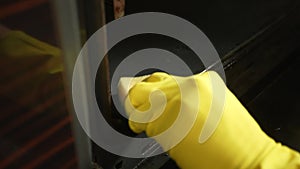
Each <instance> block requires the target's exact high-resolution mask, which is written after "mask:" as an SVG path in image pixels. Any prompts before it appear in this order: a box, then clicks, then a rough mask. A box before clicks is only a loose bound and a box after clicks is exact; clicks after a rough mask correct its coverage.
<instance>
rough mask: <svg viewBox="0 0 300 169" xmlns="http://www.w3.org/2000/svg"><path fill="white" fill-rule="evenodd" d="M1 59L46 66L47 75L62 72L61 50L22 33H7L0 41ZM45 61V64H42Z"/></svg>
mask: <svg viewBox="0 0 300 169" xmlns="http://www.w3.org/2000/svg"><path fill="white" fill-rule="evenodd" d="M0 56H1V59H6V60H13V61H14V60H15V61H18V62H19V63H27V62H28V63H35V62H38V61H39V63H40V64H43V65H40V66H44V71H45V72H47V73H56V72H60V71H62V59H61V57H62V56H61V51H60V49H58V48H56V47H54V46H51V45H49V44H47V43H44V42H42V41H39V40H37V39H35V38H33V37H31V36H29V35H27V34H25V33H23V32H21V31H7V33H5V34H4V35H3V37H1V39H0ZM41 61H43V62H41Z"/></svg>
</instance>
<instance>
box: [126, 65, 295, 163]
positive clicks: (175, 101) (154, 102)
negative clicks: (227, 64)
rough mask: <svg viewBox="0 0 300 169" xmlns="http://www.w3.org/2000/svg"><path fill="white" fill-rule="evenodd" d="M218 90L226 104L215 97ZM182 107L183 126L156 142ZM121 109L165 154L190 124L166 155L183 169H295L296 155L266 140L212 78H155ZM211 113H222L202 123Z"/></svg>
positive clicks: (216, 78) (135, 88)
mask: <svg viewBox="0 0 300 169" xmlns="http://www.w3.org/2000/svg"><path fill="white" fill-rule="evenodd" d="M193 81H195V82H196V85H193ZM214 83H215V84H214ZM213 85H215V86H217V88H213V87H212V86H213ZM179 86H180V88H179ZM186 89H188V92H187V93H185V94H184V95H185V96H184V97H182V95H183V94H182V91H183V90H186ZM213 89H214V90H213ZM223 89H224V94H225V95H224V99H225V102H224V100H223V99H222V97H221V99H219V98H218V97H217V96H218V94H216V93H214V92H215V91H218V90H223ZM197 93H198V94H197ZM198 96H199V98H198ZM162 98H164V99H162ZM159 102H166V104H165V105H163V106H162V105H160V104H158V103H159ZM182 107H184V108H183V109H182V110H183V114H184V116H185V117H187V118H186V119H187V120H186V123H185V124H183V123H179V125H178V126H176V127H174V128H171V129H170V131H169V132H168V134H167V136H166V137H163V138H164V139H161V138H155V136H157V135H160V134H161V133H164V131H165V130H166V129H168V128H169V127H170V126H171V125H172V124H173V122H174V121H175V119H176V118H177V117H179V112H180V109H181V108H182ZM218 108H221V109H218ZM125 109H126V111H127V113H128V116H129V126H130V128H131V129H132V130H133V131H134V132H136V133H140V132H143V131H145V132H146V134H147V135H148V136H149V137H153V136H154V138H155V139H156V140H157V142H158V143H160V144H161V145H162V147H163V148H164V149H165V150H168V149H169V148H170V145H173V144H174V143H173V142H174V140H176V139H177V137H178V135H177V133H183V132H184V131H182V130H181V128H184V130H186V128H185V127H184V125H189V124H191V123H192V124H193V125H192V128H191V130H190V131H189V132H188V133H187V135H186V136H185V137H184V138H183V140H181V141H180V142H179V143H176V146H174V147H172V146H171V147H172V148H171V149H170V150H168V151H167V152H168V153H169V155H170V156H171V158H173V159H174V160H175V161H176V163H177V164H178V166H179V167H180V168H182V169H300V156H299V153H298V152H296V151H293V150H291V149H290V148H288V147H286V146H283V145H281V144H280V143H276V142H275V141H274V140H273V139H272V138H270V137H269V136H267V135H266V134H265V133H264V132H263V131H262V130H261V128H260V127H259V125H258V124H257V123H256V121H255V120H254V119H253V118H252V117H251V115H250V114H249V113H248V112H247V110H246V109H245V108H244V107H243V105H242V104H241V103H240V102H239V101H238V99H237V98H236V97H235V96H234V95H233V94H232V93H231V92H230V91H229V90H228V88H227V87H226V85H225V84H224V82H223V80H222V79H221V78H220V77H219V75H218V74H217V73H215V72H212V71H209V72H205V73H202V74H198V75H194V76H190V77H176V76H170V75H168V74H165V73H154V74H152V75H151V76H150V77H147V78H146V79H144V80H143V81H142V82H138V83H136V84H135V85H134V86H133V87H132V88H131V89H130V91H129V94H128V95H127V97H126V100H125ZM161 110H162V113H160V112H159V111H161ZM195 110H196V111H195ZM212 110H223V111H222V112H221V114H219V115H220V116H213V118H217V119H213V120H210V121H207V119H208V117H209V114H210V113H217V114H218V113H220V112H213V111H212ZM193 118H196V119H195V123H193V120H191V119H193ZM218 118H219V119H218ZM136 120H138V121H140V122H134V121H136ZM143 120H145V121H147V120H150V121H151V122H146V123H141V121H143ZM216 124H217V126H216V128H215V130H214V126H215V125H216ZM210 127H212V129H213V131H214V132H213V133H212V135H210V137H208V139H207V140H205V139H204V140H202V141H201V139H200V140H199V138H200V135H201V133H203V128H210Z"/></svg>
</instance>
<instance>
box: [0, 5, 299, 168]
mask: <svg viewBox="0 0 300 169" xmlns="http://www.w3.org/2000/svg"><path fill="white" fill-rule="evenodd" d="M299 5H300V2H299V1H297V0H272V1H271V0H265V1H259V0H251V1H250V0H242V1H241V0H239V1H238V0H227V1H223V0H210V1H206V0H203V1H202V0H201V1H196V0H189V1H179V0H176V1H174V0H173V1H171V0H164V1H159V0H153V1H147V2H145V1H133V0H106V1H104V0H89V1H85V0H64V1H61V0H0V77H1V78H0V105H1V106H0V169H33V168H43V169H48V168H49V169H50V168H62V169H68V168H72V169H73V168H104V169H121V168H122V169H127V168H128V169H129V168H132V167H133V166H135V165H136V164H139V165H140V168H144V169H147V168H152V169H155V168H157V169H158V168H168V169H171V168H178V167H177V166H176V164H175V163H174V162H173V161H172V160H171V159H169V158H168V157H166V158H165V157H164V158H163V159H164V160H162V158H161V157H158V158H155V157H154V158H149V159H146V160H145V159H128V158H123V157H119V156H116V155H113V154H111V153H108V152H106V151H105V150H103V149H102V148H100V147H98V146H97V145H96V144H94V143H93V142H92V141H91V140H89V139H88V137H87V136H86V135H85V133H84V132H83V131H82V129H81V127H80V125H79V124H78V121H77V119H76V118H74V117H75V116H74V111H73V105H72V100H71V97H70V96H71V94H70V91H71V89H70V85H71V77H72V72H73V66H74V63H75V60H76V58H77V55H78V53H79V51H80V48H81V46H82V45H83V44H84V42H86V40H87V39H88V38H89V37H90V36H91V35H92V34H93V33H94V32H95V31H96V30H97V29H99V28H100V27H101V26H102V25H104V24H105V23H109V22H111V21H113V20H114V19H118V18H120V17H122V16H124V15H129V14H133V13H138V12H164V13H170V14H174V15H177V16H180V17H182V18H184V19H187V20H188V21H190V22H191V23H193V24H195V25H196V26H198V27H199V28H200V29H201V30H202V31H203V32H204V33H205V34H206V35H207V36H208V37H209V39H210V40H211V41H212V43H213V44H214V46H215V48H216V49H217V51H218V53H219V55H220V57H221V59H222V63H223V66H224V68H225V73H226V79H227V85H228V86H229V88H230V89H231V90H232V91H233V93H235V94H236V95H237V97H238V98H239V99H240V100H241V102H242V103H243V104H244V105H245V106H246V107H247V109H248V110H249V112H250V113H251V115H252V116H253V117H254V118H255V119H256V120H257V121H258V123H259V124H260V125H261V127H262V129H263V130H264V131H265V132H266V133H267V134H268V135H270V136H271V137H273V138H274V139H275V140H276V141H279V142H282V143H283V144H285V145H288V146H290V147H292V148H294V149H296V150H298V151H300V144H299V143H300V123H299V119H300V111H299V107H298V104H299V103H300V98H299V96H298V93H299V91H300V87H299V86H300V83H299V82H298V80H297V79H298V77H299V73H300V57H299V55H300V48H299V47H300V12H299V11H300V6H299ZM141 41H142V42H143V43H140V42H141ZM150 47H157V48H162V49H166V50H169V51H171V52H173V53H175V54H177V55H178V56H180V57H181V58H182V59H183V60H184V61H185V62H186V63H188V65H189V66H190V67H191V69H192V71H193V72H194V73H199V72H201V71H202V70H203V69H204V67H203V65H202V63H201V61H200V60H199V59H197V56H195V54H194V53H193V52H192V51H191V50H190V49H189V48H188V47H187V46H185V45H184V44H182V43H181V42H179V41H176V40H174V39H172V38H168V37H164V36H160V35H153V34H146V35H138V36H134V37H130V38H127V39H124V40H123V41H121V42H120V43H118V44H117V45H116V46H115V47H114V48H113V49H112V50H111V51H109V53H108V54H107V56H106V57H105V59H104V60H103V62H102V63H101V65H100V67H99V70H98V74H97V80H96V82H95V83H96V86H97V87H98V88H96V91H95V92H96V95H97V101H98V103H99V105H101V107H100V108H101V110H102V111H101V112H102V113H104V114H103V115H104V116H105V118H106V119H107V121H108V122H109V123H110V124H111V125H112V127H114V128H115V129H116V130H118V131H120V132H122V133H125V134H128V135H130V136H135V135H133V133H131V132H130V131H129V129H128V126H127V121H126V119H124V118H122V117H120V115H119V114H118V112H117V111H116V109H115V107H114V105H113V104H112V102H111V95H110V87H109V84H110V80H111V77H112V74H113V73H114V70H115V69H116V66H117V65H118V64H119V63H120V62H121V61H122V60H123V59H124V58H125V57H126V56H128V55H129V54H131V53H133V52H135V51H137V50H140V49H144V48H150ZM153 71H155V70H146V71H143V72H141V74H147V73H152V72H153ZM124 151H126V147H125V148H124Z"/></svg>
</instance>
